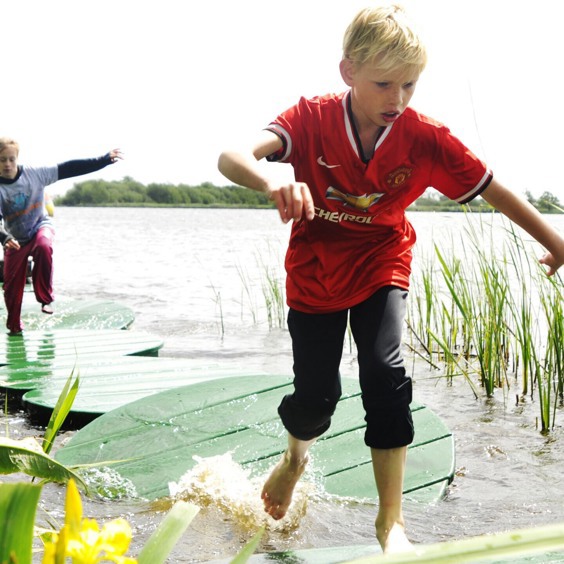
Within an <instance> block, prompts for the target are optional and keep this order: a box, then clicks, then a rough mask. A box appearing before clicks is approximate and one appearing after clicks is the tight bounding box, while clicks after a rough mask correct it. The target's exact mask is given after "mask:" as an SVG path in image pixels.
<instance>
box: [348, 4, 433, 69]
mask: <svg viewBox="0 0 564 564" xmlns="http://www.w3.org/2000/svg"><path fill="white" fill-rule="evenodd" d="M343 59H349V60H351V61H352V62H353V63H354V64H355V65H356V66H362V65H363V64H365V63H374V62H375V63H376V64H377V65H378V68H380V69H382V70H391V69H395V68H401V67H414V68H415V69H416V70H417V72H419V73H420V72H422V71H423V69H424V68H425V65H426V64H427V51H426V49H425V47H424V45H423V43H422V42H421V39H420V38H419V36H418V35H417V34H416V33H415V31H414V30H413V28H412V27H411V25H410V24H409V22H408V20H407V17H406V14H405V12H404V10H403V8H402V7H401V6H399V5H397V4H392V5H390V6H379V7H376V8H365V9H364V10H361V11H360V12H359V13H358V14H357V15H356V16H355V18H354V19H353V21H352V22H351V23H350V24H349V26H348V27H347V29H346V31H345V36H344V39H343Z"/></svg>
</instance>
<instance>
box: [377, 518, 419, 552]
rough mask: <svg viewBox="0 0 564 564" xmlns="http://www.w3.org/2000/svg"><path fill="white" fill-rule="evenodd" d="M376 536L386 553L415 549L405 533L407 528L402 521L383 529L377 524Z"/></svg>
mask: <svg viewBox="0 0 564 564" xmlns="http://www.w3.org/2000/svg"><path fill="white" fill-rule="evenodd" d="M376 538H377V539H378V542H379V543H380V546H381V547H382V552H383V553H384V554H394V553H397V552H407V551H409V550H413V545H412V544H411V543H410V542H409V539H408V538H407V536H406V534H405V528H404V526H403V525H402V524H400V523H394V524H393V525H392V526H391V527H389V528H384V529H382V530H381V531H380V528H379V527H378V526H376Z"/></svg>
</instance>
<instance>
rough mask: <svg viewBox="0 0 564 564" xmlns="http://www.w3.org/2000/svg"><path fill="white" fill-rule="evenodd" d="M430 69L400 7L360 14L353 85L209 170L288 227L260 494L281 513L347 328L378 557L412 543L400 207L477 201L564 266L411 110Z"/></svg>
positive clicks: (444, 134) (439, 130)
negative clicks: (268, 205)
mask: <svg viewBox="0 0 564 564" xmlns="http://www.w3.org/2000/svg"><path fill="white" fill-rule="evenodd" d="M426 59H427V56H426V50H425V48H424V46H423V45H422V43H421V41H420V39H419V37H418V36H417V35H416V33H415V32H414V31H413V29H412V27H411V26H410V24H409V22H408V21H407V19H406V17H405V14H404V12H403V10H402V9H401V8H400V7H399V6H387V7H377V8H367V9H365V10H362V11H361V12H360V13H359V14H358V15H357V16H356V17H355V18H354V19H353V21H352V22H351V24H350V25H349V27H348V28H347V30H346V32H345V37H344V43H343V57H342V60H341V62H340V72H341V76H342V78H343V80H344V82H345V84H346V85H347V86H348V89H347V90H346V91H345V92H343V93H340V94H328V95H324V96H319V97H315V98H313V99H305V98H302V99H301V100H300V101H299V102H298V103H297V104H296V105H295V106H293V107H291V108H289V109H288V110H286V111H284V112H283V113H282V114H280V115H279V116H278V117H277V118H276V119H275V120H274V121H273V122H272V123H271V124H270V125H269V126H268V127H267V128H266V129H265V130H263V131H262V132H260V133H259V134H258V135H257V137H256V139H255V142H254V144H252V145H249V146H243V147H239V148H236V149H235V150H229V151H225V152H223V153H222V154H221V155H220V157H219V162H218V167H219V170H220V171H221V172H222V173H223V174H224V175H225V176H226V177H227V178H228V179H229V180H231V181H232V182H234V183H236V184H239V185H241V186H246V187H248V188H251V189H253V190H257V191H261V192H264V193H266V194H268V195H269V197H270V198H271V199H272V200H273V201H274V202H275V203H276V207H277V209H278V211H279V214H280V217H281V219H282V221H283V222H289V221H293V224H292V232H291V236H290V242H289V247H288V251H287V254H286V263H285V265H286V271H287V280H286V294H287V302H288V306H289V313H288V327H289V331H290V335H291V338H292V350H293V356H294V365H293V370H294V391H293V393H292V394H290V395H287V396H286V397H284V398H283V399H282V401H281V404H280V406H279V408H278V413H279V415H280V417H281V420H282V422H283V424H284V426H285V428H286V430H287V431H288V446H287V450H286V452H285V453H284V455H283V456H282V458H281V460H280V461H279V463H278V464H277V465H276V466H275V468H274V469H273V470H272V473H271V474H270V476H269V478H268V479H267V481H266V483H265V485H264V488H263V491H262V499H263V501H264V506H265V511H266V512H267V513H268V514H270V515H271V516H272V517H273V518H274V519H281V518H282V517H283V516H284V515H285V513H286V511H287V510H288V507H289V505H290V502H291V499H292V493H293V490H294V488H295V486H296V484H297V482H298V480H299V479H300V476H301V475H302V474H303V472H304V469H305V467H306V464H307V460H308V450H309V448H310V447H311V445H312V444H313V443H314V442H315V441H316V439H317V438H318V437H319V436H320V435H321V434H322V433H324V432H325V431H327V429H328V428H329V426H330V424H331V416H332V415H333V413H334V411H335V408H336V405H337V401H338V400H339V397H340V395H341V385H340V373H339V365H340V361H341V355H342V350H343V344H344V338H345V333H346V330H347V323H350V327H351V331H352V334H353V337H354V340H355V343H356V346H357V352H358V366H359V381H360V387H361V390H362V401H363V407H364V410H365V420H366V432H365V443H366V445H367V446H368V447H369V448H370V452H371V458H372V462H373V470H374V476H375V481H376V487H377V492H378V496H379V508H378V515H377V517H376V522H375V526H376V537H377V539H378V541H379V543H380V545H381V547H382V550H383V551H384V552H386V553H389V552H395V551H400V550H405V549H409V547H410V546H411V545H410V543H409V540H408V538H407V535H406V533H405V523H404V516H403V511H402V489H403V479H404V472H405V464H406V456H407V446H408V445H409V444H410V443H411V442H412V440H413V435H414V429H413V421H412V418H411V412H410V403H411V400H412V385H411V379H410V378H409V376H408V375H407V374H406V370H405V368H404V364H403V360H402V355H401V343H402V329H403V323H404V316H405V311H406V299H407V295H408V289H409V278H410V274H411V258H412V248H413V246H414V244H415V238H416V237H415V233H414V230H413V227H412V226H411V224H410V223H409V221H408V220H407V218H406V216H405V210H406V208H407V207H408V206H409V205H410V204H411V203H412V202H413V201H415V200H416V199H417V198H418V197H419V196H421V195H422V194H423V193H424V192H425V190H426V189H427V188H428V187H434V188H435V189H437V190H438V191H439V192H441V193H442V194H444V195H445V196H447V197H449V198H451V199H452V200H455V201H457V202H459V203H461V204H464V203H467V202H469V201H471V200H472V199H474V198H476V197H477V196H478V195H480V196H482V198H484V200H486V201H487V202H488V203H490V204H491V205H492V206H493V207H495V208H496V209H497V210H499V211H500V212H502V213H503V214H505V215H506V216H507V217H508V218H510V219H511V220H512V221H514V222H515V223H516V224H518V225H519V226H521V227H522V228H523V229H525V230H526V231H527V232H528V233H529V234H530V235H531V236H532V237H534V238H535V239H536V240H537V241H538V242H539V243H540V244H541V245H543V246H544V247H545V248H546V249H547V251H548V252H547V253H546V254H545V255H544V256H543V257H542V258H541V259H540V262H541V263H543V264H545V265H546V266H547V267H548V275H552V274H554V273H555V272H556V270H557V269H558V268H559V267H560V266H561V265H562V264H563V263H564V238H563V237H562V236H561V235H560V234H559V233H557V232H556V231H555V230H554V229H553V228H552V227H551V226H550V225H549V224H548V223H547V222H546V221H545V220H544V218H543V217H542V215H540V214H539V213H538V212H537V211H536V210H535V209H534V208H533V207H532V206H531V205H530V204H528V202H526V201H525V200H524V199H522V198H520V197H518V196H516V195H515V194H514V193H513V192H511V191H510V190H508V189H507V188H506V187H504V186H503V185H502V184H500V182H499V181H498V180H497V179H495V178H494V177H493V174H492V172H491V171H490V169H489V168H488V167H487V165H486V164H485V163H483V162H482V161H481V160H480V159H479V158H477V157H476V156H475V155H474V154H473V153H472V152H471V151H470V150H469V149H468V148H467V147H465V146H464V144H463V143H462V142H461V141H460V140H459V139H457V138H456V137H454V136H453V135H452V133H451V132H450V131H449V129H448V128H447V127H445V126H444V125H443V124H441V123H439V122H437V121H435V120H433V119H431V118H429V117H427V116H424V115H422V114H420V113H418V112H416V111H415V110H414V109H412V108H410V107H408V104H409V102H410V100H411V98H412V96H413V94H414V92H415V88H416V85H417V81H418V80H419V77H420V74H421V73H422V71H423V69H424V68H425V65H426ZM264 158H266V159H267V160H268V161H279V162H284V163H290V164H291V165H292V166H293V168H294V175H295V182H291V183H288V184H280V183H277V182H276V181H274V180H272V179H270V178H269V177H268V176H267V175H266V174H265V173H264V172H263V169H262V168H260V167H258V166H257V162H258V161H260V160H261V159H264Z"/></svg>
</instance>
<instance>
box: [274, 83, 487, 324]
mask: <svg viewBox="0 0 564 564" xmlns="http://www.w3.org/2000/svg"><path fill="white" fill-rule="evenodd" d="M267 129H268V130H270V131H273V132H274V133H276V134H277V135H278V136H279V137H280V138H281V139H282V141H283V147H282V149H281V150H280V151H278V152H277V153H275V154H273V155H270V156H269V157H268V160H271V161H280V162H288V163H290V164H291V165H292V166H293V168H294V175H295V178H296V180H297V181H299V182H305V183H307V185H308V186H309V189H310V191H311V194H312V197H313V202H314V205H315V217H314V219H313V220H311V221H307V220H302V221H299V222H294V224H293V226H292V233H291V236H290V242H289V247H288V251H287V253H286V261H285V265H286V272H287V280H286V296H287V302H288V305H289V306H290V307H292V308H294V309H297V310H299V311H304V312H309V313H329V312H332V311H338V310H342V309H346V308H349V307H351V306H354V305H356V304H358V303H360V302H362V301H364V300H365V299H367V298H368V297H369V296H371V295H372V294H373V293H374V292H375V291H376V290H378V289H379V288H382V287H383V286H388V285H394V286H399V287H400V288H405V289H408V288H409V276H410V273H411V256H412V254H411V250H412V247H413V245H414V244H415V239H416V236H415V232H414V230H413V227H412V226H411V224H410V222H409V221H408V220H407V218H406V216H405V209H406V208H407V207H408V206H409V205H410V204H411V203H412V202H414V201H415V200H416V199H417V198H418V197H419V196H421V195H422V194H423V193H424V192H425V190H426V189H427V188H428V187H433V188H435V189H437V190H438V191H439V192H441V193H442V194H444V195H445V196H447V197H448V198H450V199H452V200H455V201H457V202H459V203H466V202H469V201H470V200H471V199H473V198H474V197H476V196H477V195H478V194H480V193H481V192H482V191H483V190H484V189H485V188H486V187H487V186H488V184H489V183H490V181H491V178H492V174H491V172H490V171H489V169H488V168H487V167H486V165H485V164H484V163H483V162H482V161H481V160H480V159H478V158H477V157H476V156H475V155H474V154H473V153H472V152H471V151H470V150H469V149H468V148H466V147H465V146H464V145H463V144H462V143H461V142H460V141H459V140H458V139H457V138H456V137H455V136H454V135H452V133H451V132H450V131H449V129H448V128H447V127H445V126H444V125H442V124H441V123H439V122H437V121H434V120H432V119H430V118H428V117H426V116H424V115H421V114H419V113H417V112H416V111H414V110H413V109H411V108H407V109H406V110H405V111H404V113H403V114H402V115H401V116H400V117H399V118H398V119H397V120H396V122H395V123H393V124H391V125H389V126H388V127H386V128H384V129H383V131H382V134H381V135H380V137H379V139H378V141H377V142H376V146H375V149H374V154H373V155H372V156H371V158H370V159H369V160H368V161H364V160H363V158H362V149H361V145H360V141H359V138H358V135H357V132H356V129H355V126H354V122H353V118H352V111H351V107H350V93H349V92H344V93H342V94H338V95H332V94H330V95H326V96H322V97H317V98H313V99H309V100H308V99H305V98H302V99H301V100H300V101H299V102H298V104H296V105H295V106H293V107H292V108H290V109H289V110H287V111H285V112H284V113H282V114H281V115H280V116H278V118H276V120H275V121H274V122H272V123H271V124H270V125H269V126H268V128H267Z"/></svg>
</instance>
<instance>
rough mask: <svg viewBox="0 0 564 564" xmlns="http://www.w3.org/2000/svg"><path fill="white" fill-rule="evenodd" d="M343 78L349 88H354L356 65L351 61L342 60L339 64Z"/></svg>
mask: <svg viewBox="0 0 564 564" xmlns="http://www.w3.org/2000/svg"><path fill="white" fill-rule="evenodd" d="M339 70H340V71H341V76H342V77H343V80H344V81H345V84H346V85H347V86H352V85H353V82H354V63H353V62H352V61H351V60H350V59H347V58H345V59H341V62H340V63H339Z"/></svg>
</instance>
